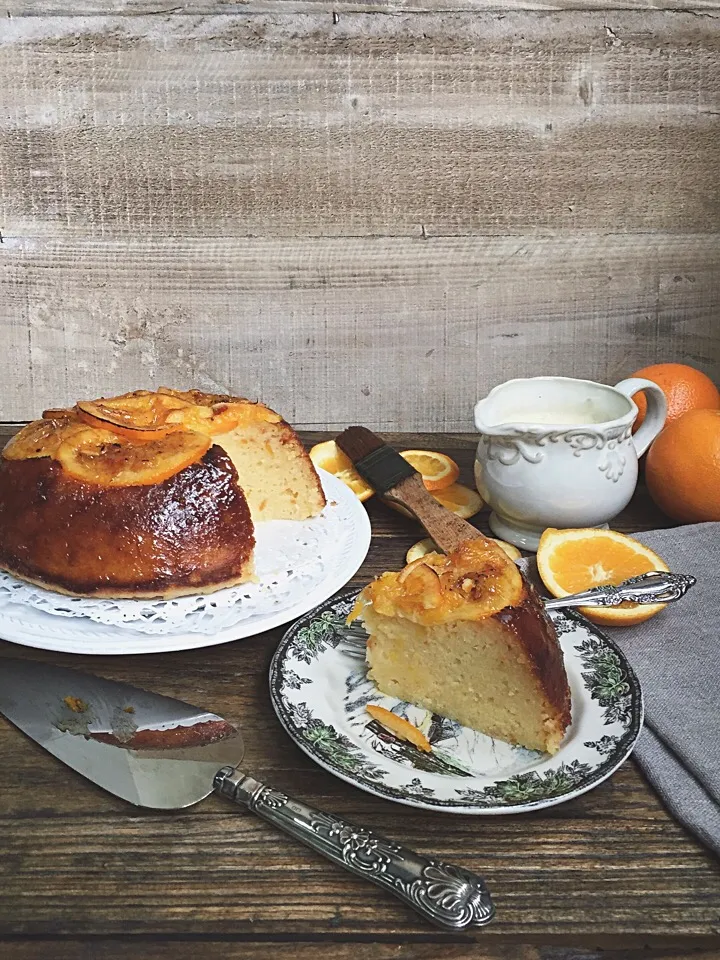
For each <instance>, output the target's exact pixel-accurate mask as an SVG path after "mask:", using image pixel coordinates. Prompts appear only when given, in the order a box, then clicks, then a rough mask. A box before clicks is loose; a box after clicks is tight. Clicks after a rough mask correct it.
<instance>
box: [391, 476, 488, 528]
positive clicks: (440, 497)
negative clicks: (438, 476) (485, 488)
mask: <svg viewBox="0 0 720 960" xmlns="http://www.w3.org/2000/svg"><path fill="white" fill-rule="evenodd" d="M429 492H430V491H428V493H429ZM432 496H433V497H434V498H435V499H436V500H437V502H438V503H441V504H442V505H443V506H444V507H445V508H446V509H447V510H450V511H451V513H454V514H456V516H458V517H462V518H463V520H468V519H469V518H470V517H474V516H475V514H476V513H477V512H478V511H479V510H482V508H483V507H484V506H485V504H484V502H483V500H482V498H481V497H480V496H479V495H478V494H477V493H476V492H475V491H474V490H471V489H470V487H466V486H465V485H464V484H462V483H452V484H451V485H450V486H449V487H445V489H444V490H436V491H435V492H434V493H433V494H432ZM385 503H387V505H388V506H389V507H392V508H393V510H397V512H398V513H402V515H403V516H405V517H411V518H412V519H413V520H414V519H415V517H414V516H413V514H412V513H410V511H409V510H406V509H405V507H403V506H401V505H400V504H399V503H393V502H392V501H391V500H386V501H385Z"/></svg>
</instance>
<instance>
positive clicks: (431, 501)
mask: <svg viewBox="0 0 720 960" xmlns="http://www.w3.org/2000/svg"><path fill="white" fill-rule="evenodd" d="M384 498H385V499H386V500H392V501H393V502H394V503H399V504H401V505H402V506H403V507H405V508H406V509H407V510H409V511H410V512H411V513H412V514H414V515H415V516H416V517H417V518H418V520H419V521H420V523H421V524H422V525H423V526H424V527H425V529H426V530H427V532H428V534H429V535H430V536H431V537H432V538H433V540H434V541H435V543H436V544H437V545H438V546H439V547H440V549H441V550H443V551H444V552H445V553H450V552H451V551H452V550H454V549H455V548H456V547H457V546H458V544H460V543H462V542H463V540H473V539H475V540H477V539H483V540H485V539H486V537H485V535H484V534H483V533H481V532H480V531H479V530H476V529H475V527H473V525H472V524H471V523H468V522H467V520H463V519H462V518H461V517H456V516H455V514H454V513H451V511H450V510H448V509H447V508H446V507H444V506H443V505H442V504H441V503H438V502H437V500H436V499H435V497H433V496H432V494H430V493H428V491H427V490H426V489H425V484H424V483H423V482H422V479H421V477H420V474H419V473H416V474H415V475H414V476H412V477H407V478H406V479H405V480H401V481H400V483H398V484H397V486H395V487H392V488H391V489H390V490H388V492H387V493H386V494H385V495H384Z"/></svg>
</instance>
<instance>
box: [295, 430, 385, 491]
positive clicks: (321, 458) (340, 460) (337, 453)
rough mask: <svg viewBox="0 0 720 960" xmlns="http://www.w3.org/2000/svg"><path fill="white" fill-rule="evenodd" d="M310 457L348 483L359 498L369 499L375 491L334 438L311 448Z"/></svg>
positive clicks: (319, 466) (318, 465)
mask: <svg viewBox="0 0 720 960" xmlns="http://www.w3.org/2000/svg"><path fill="white" fill-rule="evenodd" d="M310 459H311V460H312V462H313V463H314V464H315V466H316V467H318V468H319V469H320V470H327V472H328V473H332V474H334V475H335V476H336V477H337V478H338V479H339V480H342V481H343V483H346V484H347V485H348V487H350V489H351V490H352V492H353V493H354V494H355V495H356V496H357V498H358V500H368V499H369V498H370V497H371V496H372V495H373V494H374V493H375V491H374V490H373V488H372V487H371V486H370V484H369V483H366V482H365V480H363V478H362V477H361V476H360V474H359V473H358V472H357V471H356V470H355V467H354V466H353V465H352V460H351V459H350V457H348V456H347V455H346V454H345V453H343V451H342V450H341V449H340V447H338V445H337V444H336V443H335V441H334V440H325V441H324V443H316V444H315V446H314V447H313V448H312V449H311V450H310Z"/></svg>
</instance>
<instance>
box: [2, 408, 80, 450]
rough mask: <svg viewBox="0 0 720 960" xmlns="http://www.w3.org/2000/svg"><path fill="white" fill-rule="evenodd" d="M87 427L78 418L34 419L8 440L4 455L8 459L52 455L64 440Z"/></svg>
mask: <svg viewBox="0 0 720 960" xmlns="http://www.w3.org/2000/svg"><path fill="white" fill-rule="evenodd" d="M86 429H87V427H85V426H84V424H82V423H80V422H79V421H78V420H77V418H75V419H73V418H71V417H61V418H59V419H49V418H48V419H46V420H33V422H32V423H29V424H28V425H27V426H26V427H23V428H22V430H20V431H19V433H16V434H15V436H14V437H12V438H11V439H10V440H9V441H8V442H7V444H6V445H5V448H4V450H3V452H2V455H3V457H4V458H5V459H6V460H34V459H36V458H39V457H52V456H53V454H54V453H55V451H56V450H57V448H58V447H59V446H60V444H61V443H62V442H63V440H65V439H67V438H68V437H70V436H72V435H73V434H75V433H78V432H79V431H81V430H86Z"/></svg>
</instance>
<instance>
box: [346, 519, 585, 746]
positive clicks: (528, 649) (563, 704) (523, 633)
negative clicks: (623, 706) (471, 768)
mask: <svg viewBox="0 0 720 960" xmlns="http://www.w3.org/2000/svg"><path fill="white" fill-rule="evenodd" d="M352 616H353V618H354V617H359V618H361V619H362V620H363V621H364V623H365V627H366V629H367V631H368V633H369V635H370V638H369V640H368V645H367V661H368V664H369V666H370V673H369V676H370V678H371V679H372V680H373V681H374V682H375V684H376V685H377V687H378V689H379V690H380V691H381V692H382V693H386V694H388V695H389V696H393V697H398V698H399V699H401V700H405V701H407V702H409V703H413V704H415V705H417V706H420V707H424V708H425V709H427V710H431V711H432V712H433V713H437V714H439V715H440V716H444V717H449V718H450V719H453V720H457V721H458V722H459V723H461V724H463V726H466V727H471V728H472V729H474V730H479V731H481V732H482V733H485V734H487V735H488V736H491V737H496V738H497V739H499V740H505V741H507V742H509V743H513V744H517V745H520V746H523V747H527V748H529V749H531V750H542V751H546V752H547V753H555V752H557V750H558V748H559V747H560V743H561V741H562V739H563V736H564V734H565V730H566V729H567V727H568V725H569V723H570V689H569V686H568V682H567V676H566V674H565V668H564V665H563V655H562V650H561V649H560V645H559V643H558V640H557V636H556V633H555V629H554V627H553V625H552V622H551V621H550V619H549V617H548V616H547V614H546V613H545V611H544V609H543V607H542V604H541V602H540V600H539V598H538V597H537V595H536V594H535V592H534V590H533V589H532V587H531V586H530V585H529V584H528V583H527V581H526V580H525V579H524V578H523V576H522V574H521V573H520V571H519V570H518V568H517V567H516V566H515V564H514V563H513V562H512V560H510V559H509V557H507V556H506V555H505V554H504V553H503V551H502V550H501V549H500V548H499V547H498V546H496V544H494V543H493V542H492V541H490V540H487V539H485V538H481V539H477V540H468V541H466V542H464V543H462V544H461V545H460V546H459V547H458V548H457V549H456V550H455V551H453V553H451V554H449V555H448V556H445V555H443V554H439V553H430V554H427V555H426V556H424V557H422V558H420V559H419V560H415V561H414V562H413V563H411V564H409V565H408V566H406V567H405V569H404V570H402V571H400V572H399V573H384V574H382V575H381V576H380V577H379V578H378V579H377V580H375V581H374V582H373V583H371V584H369V585H368V586H367V587H365V589H364V590H363V591H362V593H361V594H360V597H359V598H358V603H357V605H356V607H355V610H354V611H353V615H352Z"/></svg>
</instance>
